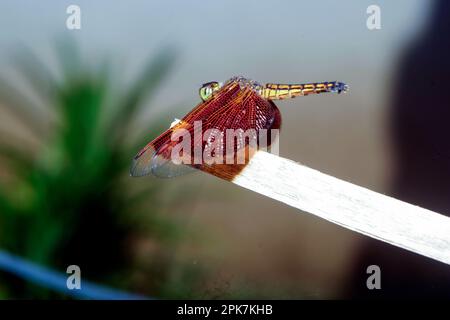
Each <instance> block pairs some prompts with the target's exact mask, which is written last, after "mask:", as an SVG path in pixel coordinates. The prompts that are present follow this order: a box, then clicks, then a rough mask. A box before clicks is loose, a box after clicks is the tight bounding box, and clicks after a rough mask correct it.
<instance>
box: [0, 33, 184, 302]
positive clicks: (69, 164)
mask: <svg viewBox="0 0 450 320" xmlns="http://www.w3.org/2000/svg"><path fill="white" fill-rule="evenodd" d="M56 53H57V57H58V59H57V60H58V63H59V70H60V72H59V74H58V75H54V74H52V73H51V72H50V71H49V70H50V69H49V68H48V67H46V66H45V64H44V63H43V62H42V61H40V59H39V57H38V56H36V55H35V54H34V53H33V52H32V51H30V50H28V49H26V48H22V49H21V50H20V51H19V52H18V53H17V54H16V55H15V59H14V62H15V63H14V66H15V68H16V70H17V71H18V73H19V74H20V75H21V76H22V78H23V79H24V80H25V81H26V83H27V85H28V86H29V88H30V89H31V93H32V96H33V98H29V96H30V95H29V92H23V91H21V90H19V89H18V88H19V87H18V86H17V85H13V84H12V83H11V81H10V80H9V79H8V78H5V76H4V75H3V77H2V78H0V104H1V105H2V106H3V108H6V109H7V110H8V111H9V113H10V114H11V115H13V116H14V118H15V119H17V120H18V121H20V122H21V123H22V125H24V126H25V128H26V129H27V130H28V131H29V137H33V138H34V139H26V138H25V139H24V138H22V140H24V141H22V140H21V139H20V138H19V137H18V136H16V135H14V134H12V133H10V132H6V130H3V132H2V134H1V137H2V138H1V140H0V160H2V161H1V162H0V163H1V165H0V168H3V169H5V168H6V170H4V174H2V175H1V176H0V247H2V248H4V249H6V250H8V251H11V252H13V253H15V254H18V255H20V256H22V257H25V258H28V259H30V260H32V261H34V262H37V263H40V264H42V265H46V266H52V267H55V268H57V269H59V270H65V268H66V267H67V266H68V265H70V264H78V265H80V267H81V269H82V270H83V276H85V277H87V278H88V279H93V280H95V281H102V282H107V283H110V284H112V285H117V286H120V287H125V288H127V287H128V286H129V282H130V279H129V277H124V276H123V274H126V273H127V272H128V271H129V270H130V269H131V268H132V266H131V263H132V259H131V257H130V255H131V254H130V253H129V252H128V251H129V245H128V243H129V241H130V238H133V236H135V235H136V234H139V233H146V234H147V237H149V238H154V239H156V240H155V241H159V242H160V243H163V245H162V246H164V245H168V246H170V245H171V243H172V244H173V242H176V239H178V238H177V237H178V236H179V229H178V228H177V225H176V224H175V223H174V222H173V221H171V220H170V219H168V218H166V217H163V216H162V215H161V214H160V212H159V209H158V199H159V197H158V195H159V192H160V190H161V188H160V187H157V186H156V184H155V183H154V182H153V180H151V179H146V180H145V181H144V180H140V181H139V183H136V184H135V185H134V188H133V187H130V186H129V182H128V181H127V180H128V167H129V165H130V160H131V157H132V156H133V155H134V154H135V153H136V152H137V150H138V149H139V147H142V146H143V145H144V143H145V141H146V140H149V139H150V138H151V137H152V135H153V136H154V135H155V134H156V133H158V132H160V131H161V130H162V128H163V127H164V126H166V125H167V124H165V123H164V124H163V123H162V122H161V121H160V120H159V119H149V122H150V124H149V128H152V132H151V133H148V132H146V133H147V135H146V136H145V137H142V138H137V139H136V140H135V141H131V142H130V141H129V139H127V137H128V136H129V134H130V132H131V131H132V130H133V124H134V122H135V120H136V118H137V117H138V116H139V115H140V114H141V111H142V110H141V109H142V106H143V102H144V101H146V100H144V99H146V98H148V97H149V96H151V95H152V94H154V93H155V90H156V89H157V88H158V86H159V85H160V84H161V83H162V81H163V79H164V78H165V76H166V75H167V74H168V72H169V69H170V67H171V66H172V64H173V61H174V52H173V51H172V50H168V49H166V50H162V51H161V52H160V53H159V54H157V56H156V57H155V58H153V59H152V60H151V61H150V63H148V64H147V65H146V66H144V68H143V71H142V73H141V74H140V76H139V77H138V78H137V79H136V80H135V81H134V83H132V84H131V85H130V86H129V88H128V90H126V91H125V92H123V93H121V92H120V90H119V89H120V86H117V85H114V81H111V79H112V78H113V72H112V70H113V69H112V68H111V66H110V64H108V63H105V64H103V65H101V66H100V67H97V68H96V67H94V66H92V65H89V64H86V63H85V62H84V61H83V60H82V58H81V55H80V54H79V52H78V48H77V46H76V45H75V42H73V41H64V42H61V41H60V42H58V43H57V47H56ZM0 124H1V121H0ZM33 141H34V143H32V142H33ZM127 182H128V183H127ZM136 186H137V187H136ZM143 195H145V197H143ZM143 198H145V201H146V202H147V203H151V204H152V205H151V206H150V207H145V208H144V207H143V206H142V201H141V200H142V199H143ZM144 220H145V221H144ZM168 264H170V261H166V262H165V265H164V266H163V267H167V265H168ZM3 278H4V279H2V281H1V282H2V287H1V288H0V289H1V292H0V294H1V295H2V296H5V295H9V296H13V297H20V298H23V297H40V298H41V297H47V296H49V295H51V293H49V292H47V291H46V290H45V289H39V288H35V287H33V286H30V285H27V284H24V283H22V282H21V281H20V280H18V279H11V278H8V277H6V276H5V275H3ZM146 289H149V290H150V289H155V288H151V287H150V288H143V290H144V291H145V290H146ZM156 289H157V288H156ZM161 290H162V289H161ZM165 291H167V290H165ZM149 294H157V292H149Z"/></svg>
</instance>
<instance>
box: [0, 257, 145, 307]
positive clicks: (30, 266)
mask: <svg viewBox="0 0 450 320" xmlns="http://www.w3.org/2000/svg"><path fill="white" fill-rule="evenodd" d="M0 270H3V271H6V272H9V273H12V274H14V275H16V276H18V277H20V278H22V279H25V280H28V281H30V282H32V283H34V284H37V285H40V286H43V287H45V288H48V289H52V290H54V291H57V292H60V293H63V294H66V295H68V296H72V297H74V298H77V299H94V300H148V299H150V298H148V297H146V296H141V295H136V294H132V293H128V292H124V291H120V290H115V289H111V288H108V287H105V286H101V285H98V284H95V283H92V282H89V281H82V282H81V288H80V289H72V290H70V289H68V288H67V283H66V281H67V278H68V276H69V275H67V274H65V273H61V272H57V271H54V270H51V269H48V268H45V267H42V266H39V265H37V264H34V263H32V262H29V261H27V260H25V259H23V258H20V257H17V256H14V255H12V254H10V253H7V252H5V251H2V250H0Z"/></svg>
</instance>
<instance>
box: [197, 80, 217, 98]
mask: <svg viewBox="0 0 450 320" xmlns="http://www.w3.org/2000/svg"><path fill="white" fill-rule="evenodd" d="M221 87H222V84H221V83H220V82H217V81H212V82H207V83H205V84H203V85H202V86H201V87H200V90H199V93H200V98H202V100H203V101H206V100H208V99H209V98H211V96H212V94H213V93H214V92H215V91H217V90H219V89H220V88H221Z"/></svg>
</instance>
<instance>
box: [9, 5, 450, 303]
mask: <svg viewBox="0 0 450 320" xmlns="http://www.w3.org/2000/svg"><path fill="white" fill-rule="evenodd" d="M71 4H76V5H78V6H79V7H80V8H81V29H80V30H69V29H67V28H66V19H67V18H68V16H69V15H68V14H67V13H66V8H67V7H68V6H69V5H71ZM372 4H376V5H378V6H380V8H381V29H380V30H369V29H368V28H367V26H366V20H367V18H368V16H369V15H368V14H367V13H366V9H367V7H368V6H370V5H372ZM449 16H450V6H449V5H448V4H447V2H445V1H443V0H441V1H439V0H435V1H427V0H402V1H395V2H394V1H356V0H354V1H345V2H339V1H331V0H330V1H326V0H324V1H320V2H317V3H314V2H311V1H283V2H274V1H246V2H240V1H189V2H186V1H152V2H150V1H128V2H125V1H114V2H111V1H95V2H92V1H81V0H78V1H76V2H74V1H58V2H57V3H56V2H53V1H39V2H36V1H21V0H19V1H10V0H4V1H2V2H0V30H1V31H0V253H2V252H4V253H9V254H14V255H16V256H18V257H22V258H24V259H26V260H27V261H29V262H32V263H35V264H36V265H39V266H43V267H47V268H51V269H53V270H56V271H59V272H62V273H65V271H66V268H67V266H69V265H72V264H75V265H79V266H80V268H81V271H82V281H84V280H86V281H92V282H95V283H97V284H101V285H105V286H109V287H111V288H115V289H119V290H123V291H126V292H129V293H134V294H140V295H144V296H148V297H153V298H200V299H203V298H209V299H220V298H295V299H334V298H371V297H398V298H402V297H410V296H419V297H436V296H437V297H448V294H449V293H450V289H449V288H450V272H449V271H448V269H449V268H448V267H446V266H445V265H442V264H440V263H437V262H433V261H431V260H430V259H427V258H423V257H419V256H416V255H414V254H409V253H407V252H406V251H404V250H401V249H398V248H394V247H390V246H388V245H383V244H381V243H379V242H377V241H375V240H371V239H369V238H366V237H363V236H361V235H358V234H356V233H354V232H351V231H348V230H345V229H343V228H341V227H338V226H336V225H334V224H331V223H329V222H326V221H324V220H321V219H319V218H316V217H314V216H311V215H309V214H307V213H300V212H298V210H296V209H293V208H290V207H287V206H285V205H283V204H280V203H278V202H274V201H272V200H270V199H267V198H264V197H263V196H260V195H258V194H255V193H252V192H251V191H248V190H244V189H240V188H238V187H236V186H234V185H231V184H229V183H227V182H224V181H220V180H218V179H216V178H214V177H210V176H208V175H206V174H204V173H200V172H199V173H195V174H191V175H187V176H184V177H180V178H176V179H169V180H160V179H156V178H152V177H145V178H139V179H136V178H130V177H129V175H128V169H129V165H130V161H131V159H132V158H133V157H134V155H135V154H136V152H137V151H138V150H139V149H140V148H141V147H142V146H143V145H145V143H146V142H148V141H150V140H151V139H153V138H154V137H156V136H157V135H158V134H159V133H160V132H161V131H162V130H164V129H166V128H167V127H168V126H169V124H170V123H171V122H172V121H173V118H180V117H182V116H183V115H184V114H185V113H187V112H188V111H190V110H191V109H192V108H193V107H194V106H195V105H196V104H197V103H198V102H199V97H198V88H199V86H200V85H201V84H202V83H205V82H208V81H214V80H217V81H223V80H226V79H228V78H230V77H232V76H234V75H244V76H246V77H249V78H251V79H255V80H258V81H260V82H263V83H264V82H275V83H276V82H280V83H302V82H313V81H333V80H339V81H343V82H346V83H348V84H349V85H350V92H349V93H348V94H346V95H341V96H338V97H337V96H335V95H321V96H315V97H305V98H297V99H295V100H289V101H280V102H279V103H277V105H278V107H279V109H280V110H281V113H282V117H283V125H282V133H281V138H280V155H281V156H283V157H286V158H290V159H292V160H295V161H298V162H301V163H303V164H305V165H307V166H309V167H312V168H314V169H318V170H320V171H322V172H325V173H328V174H331V175H334V176H336V177H338V178H340V179H344V180H347V181H350V182H353V183H356V184H358V185H361V186H364V187H368V188H370V189H372V190H375V191H378V192H381V193H385V194H388V195H391V196H395V197H397V198H400V199H403V200H405V201H408V202H411V203H414V204H417V205H420V206H423V207H426V208H429V209H432V210H436V211H439V212H441V213H443V214H450V162H449V159H450V142H449V139H448V137H449V133H450V132H449V131H450V129H449V128H448V126H447V124H446V122H447V120H448V119H449V118H450V117H449V116H450V111H449V110H450V109H449V104H450V93H449V91H448V89H447V86H448V84H449V78H450V62H449V59H448V57H449V54H450V40H449V39H450V37H449V36H448V34H449V31H450V26H449V25H450V17H449ZM371 264H377V265H379V266H380V268H381V272H382V290H379V291H369V290H367V288H366V278H367V274H366V268H367V266H368V265H371ZM12 268H14V267H12ZM0 298H2V299H9V298H19V299H23V298H35V299H47V298H69V296H68V295H67V292H66V293H64V292H58V291H57V290H53V289H49V288H46V286H45V284H44V285H42V284H36V283H33V281H29V279H28V280H26V279H23V277H20V276H17V274H14V270H11V268H9V269H8V270H7V269H6V268H3V269H2V268H0Z"/></svg>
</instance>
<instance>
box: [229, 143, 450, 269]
mask: <svg viewBox="0 0 450 320" xmlns="http://www.w3.org/2000/svg"><path fill="white" fill-rule="evenodd" d="M232 182H233V183H235V184H237V185H239V186H241V187H244V188H246V189H250V190H252V191H254V192H257V193H260V194H262V195H265V196H267V197H269V198H272V199H275V200H278V201H280V202H283V203H285V204H287V205H290V206H292V207H295V208H297V209H300V210H302V211H306V212H309V213H311V214H314V215H316V216H319V217H321V218H323V219H326V220H328V221H330V222H333V223H336V224H338V225H341V226H343V227H345V228H348V229H350V230H353V231H356V232H359V233H362V234H364V235H367V236H369V237H372V238H375V239H379V240H382V241H385V242H387V243H390V244H392V245H395V246H398V247H401V248H404V249H407V250H410V251H412V252H416V253H418V254H421V255H423V256H426V257H430V258H433V259H436V260H438V261H441V262H444V263H447V264H450V218H448V217H446V216H443V215H441V214H438V213H436V212H433V211H430V210H427V209H423V208H421V207H418V206H414V205H411V204H409V203H406V202H403V201H400V200H397V199H394V198H391V197H388V196H385V195H382V194H379V193H377V192H374V191H371V190H369V189H366V188H363V187H359V186H357V185H354V184H352V183H349V182H346V181H343V180H339V179H337V178H335V177H332V176H329V175H327V174H324V173H321V172H319V171H317V170H314V169H310V168H308V167H305V166H303V165H300V164H298V163H296V162H293V161H291V160H288V159H284V158H281V157H278V156H275V155H273V154H270V153H267V152H263V151H258V152H257V153H256V154H255V155H254V156H253V157H252V158H251V160H250V162H249V164H248V165H247V166H246V167H245V169H244V170H243V171H242V172H241V173H240V174H239V175H238V176H236V177H235V178H234V179H233V181H232ZM318 236H319V235H318Z"/></svg>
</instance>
